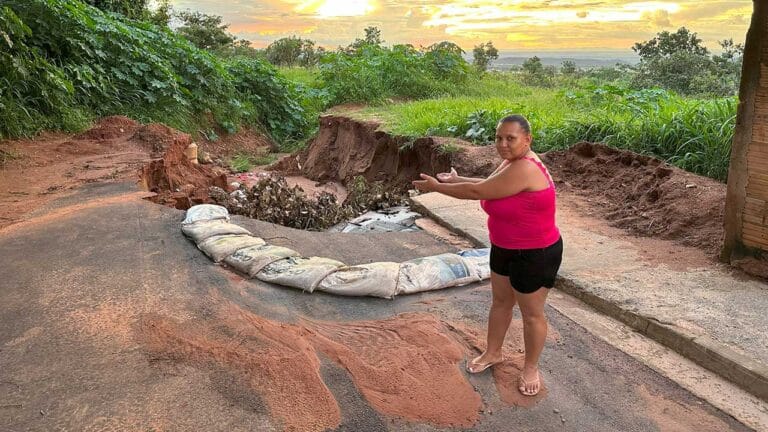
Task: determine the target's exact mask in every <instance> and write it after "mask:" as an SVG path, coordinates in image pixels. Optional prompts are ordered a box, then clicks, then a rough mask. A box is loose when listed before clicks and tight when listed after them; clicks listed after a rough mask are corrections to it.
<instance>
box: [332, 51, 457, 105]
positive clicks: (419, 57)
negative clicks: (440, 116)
mask: <svg viewBox="0 0 768 432" xmlns="http://www.w3.org/2000/svg"><path fill="white" fill-rule="evenodd" d="M319 69H320V77H319V81H320V82H319V84H318V85H319V86H320V87H322V88H323V89H325V90H326V91H327V92H328V95H329V102H330V103H331V104H339V103H344V102H372V103H377V102H382V101H384V100H386V99H388V98H395V97H406V98H424V97H433V96H437V95H440V94H445V93H449V92H450V90H451V89H452V88H453V87H455V86H457V85H460V84H462V83H463V82H464V81H465V80H466V79H467V77H468V76H469V74H470V73H471V72H470V67H469V65H468V64H467V62H466V61H465V60H464V59H463V58H461V55H460V54H457V53H455V52H453V51H451V50H450V49H445V48H440V47H437V48H434V49H432V50H429V51H426V52H425V51H419V50H416V49H415V48H413V47H412V46H410V45H395V46H393V47H391V48H386V47H382V46H379V45H374V44H363V45H361V46H360V47H359V48H357V49H355V50H339V51H336V52H332V53H327V54H325V55H323V56H322V57H321V59H320V66H319Z"/></svg>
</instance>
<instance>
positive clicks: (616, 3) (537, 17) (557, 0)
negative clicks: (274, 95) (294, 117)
mask: <svg viewBox="0 0 768 432" xmlns="http://www.w3.org/2000/svg"><path fill="white" fill-rule="evenodd" d="M171 1H172V5H173V7H174V9H176V10H184V9H191V10H196V11H200V12H203V13H207V14H214V15H219V16H221V17H222V18H223V22H224V23H225V24H228V25H229V28H228V31H229V32H230V33H232V34H234V35H235V36H237V37H238V38H240V39H245V40H248V41H250V42H251V43H252V45H253V46H254V47H255V48H264V47H266V46H268V45H269V44H270V43H271V42H273V41H274V40H277V39H280V38H283V37H288V36H292V35H293V36H298V37H301V38H304V39H310V40H312V41H314V42H315V43H316V44H317V45H318V46H322V47H326V48H328V49H335V48H336V47H338V46H346V45H349V44H350V43H351V42H352V41H354V40H355V38H359V37H362V36H363V35H364V29H365V28H366V27H370V26H375V27H377V28H379V29H380V30H381V37H382V39H383V40H384V41H385V44H386V45H391V44H408V43H409V44H412V45H414V46H416V47H418V46H429V45H432V44H433V43H436V42H441V41H451V42H454V43H456V44H457V45H459V46H460V47H462V48H463V49H464V50H467V51H471V50H472V47H474V46H476V45H479V44H481V43H485V42H488V41H491V42H493V44H494V46H495V47H496V48H498V49H499V50H500V51H517V52H524V53H536V52H540V53H543V52H568V53H583V52H594V53H601V52H602V53H616V54H611V55H620V56H621V57H623V58H631V57H632V55H633V52H632V51H631V47H632V45H634V43H636V42H640V41H645V40H649V39H651V38H653V37H654V36H655V35H656V34H657V33H659V32H661V31H672V32H674V31H675V30H677V29H678V28H680V27H686V28H688V29H689V30H691V31H692V32H695V33H697V34H698V37H699V38H700V39H701V40H702V42H703V44H704V45H705V46H706V47H707V48H708V49H709V50H710V51H712V52H718V50H719V45H718V44H717V41H718V40H722V39H733V40H734V41H735V42H736V43H743V42H744V40H745V38H746V31H747V29H748V28H749V23H750V20H751V16H752V2H751V1H747V0H509V1H507V2H498V1H496V0H447V1H446V0H440V1H438V0H419V1H418V2H407V1H404V0H236V1H233V2H222V1H221V0H171Z"/></svg>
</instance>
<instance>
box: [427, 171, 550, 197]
mask: <svg viewBox="0 0 768 432" xmlns="http://www.w3.org/2000/svg"><path fill="white" fill-rule="evenodd" d="M532 168H533V169H537V168H536V167H535V166H534V165H533V164H526V163H522V164H521V163H517V162H512V163H510V164H508V165H507V166H506V167H504V168H503V169H501V171H499V172H498V174H496V175H491V176H490V177H488V178H487V179H484V180H482V181H480V182H477V183H470V182H464V183H441V182H439V181H438V180H437V179H436V178H434V177H432V176H429V175H427V174H421V180H415V181H414V182H413V185H414V186H415V187H416V189H419V190H420V191H424V192H440V193H442V194H445V195H448V196H452V197H454V198H459V199H472V200H480V199H498V198H504V197H508V196H512V195H515V194H518V193H520V192H522V191H524V190H526V189H527V188H528V187H529V186H530V184H529V183H530V181H531V180H530V179H531V176H532V174H533V173H532V171H531V169H532Z"/></svg>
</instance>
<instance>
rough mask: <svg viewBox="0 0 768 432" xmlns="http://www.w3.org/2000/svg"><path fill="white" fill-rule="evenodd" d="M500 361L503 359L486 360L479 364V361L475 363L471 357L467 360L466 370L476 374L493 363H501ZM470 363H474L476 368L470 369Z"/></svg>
mask: <svg viewBox="0 0 768 432" xmlns="http://www.w3.org/2000/svg"><path fill="white" fill-rule="evenodd" d="M502 362H504V359H501V360H498V361H495V362H488V363H482V364H479V363H475V359H472V360H470V361H468V362H467V368H466V369H467V372H469V373H471V374H478V373H480V372H482V371H484V370H486V369H488V368H489V367H491V366H493V365H497V364H499V363H502ZM471 365H476V366H477V369H474V370H473V369H471Z"/></svg>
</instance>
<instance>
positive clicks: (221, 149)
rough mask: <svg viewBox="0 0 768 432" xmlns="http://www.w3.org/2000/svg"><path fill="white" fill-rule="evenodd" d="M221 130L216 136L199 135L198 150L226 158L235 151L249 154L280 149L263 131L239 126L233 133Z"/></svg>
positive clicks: (265, 152)
mask: <svg viewBox="0 0 768 432" xmlns="http://www.w3.org/2000/svg"><path fill="white" fill-rule="evenodd" d="M219 132H221V133H220V134H219V136H218V137H215V139H213V138H214V137H211V138H212V139H207V138H206V136H205V135H202V134H201V135H200V136H199V138H200V139H199V140H198V141H197V143H198V145H199V146H200V148H199V150H200V151H201V152H203V153H207V154H210V155H216V156H218V157H220V158H223V159H226V158H229V157H231V156H233V155H235V154H237V153H245V154H250V155H264V154H267V153H270V152H272V153H274V152H278V151H279V150H280V149H279V148H278V147H277V144H275V143H274V142H273V141H271V140H270V139H269V137H268V136H266V135H265V134H264V133H262V132H259V131H258V130H255V129H252V128H249V127H241V128H240V129H239V130H238V131H237V132H235V133H234V134H229V133H226V132H225V131H219Z"/></svg>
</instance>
